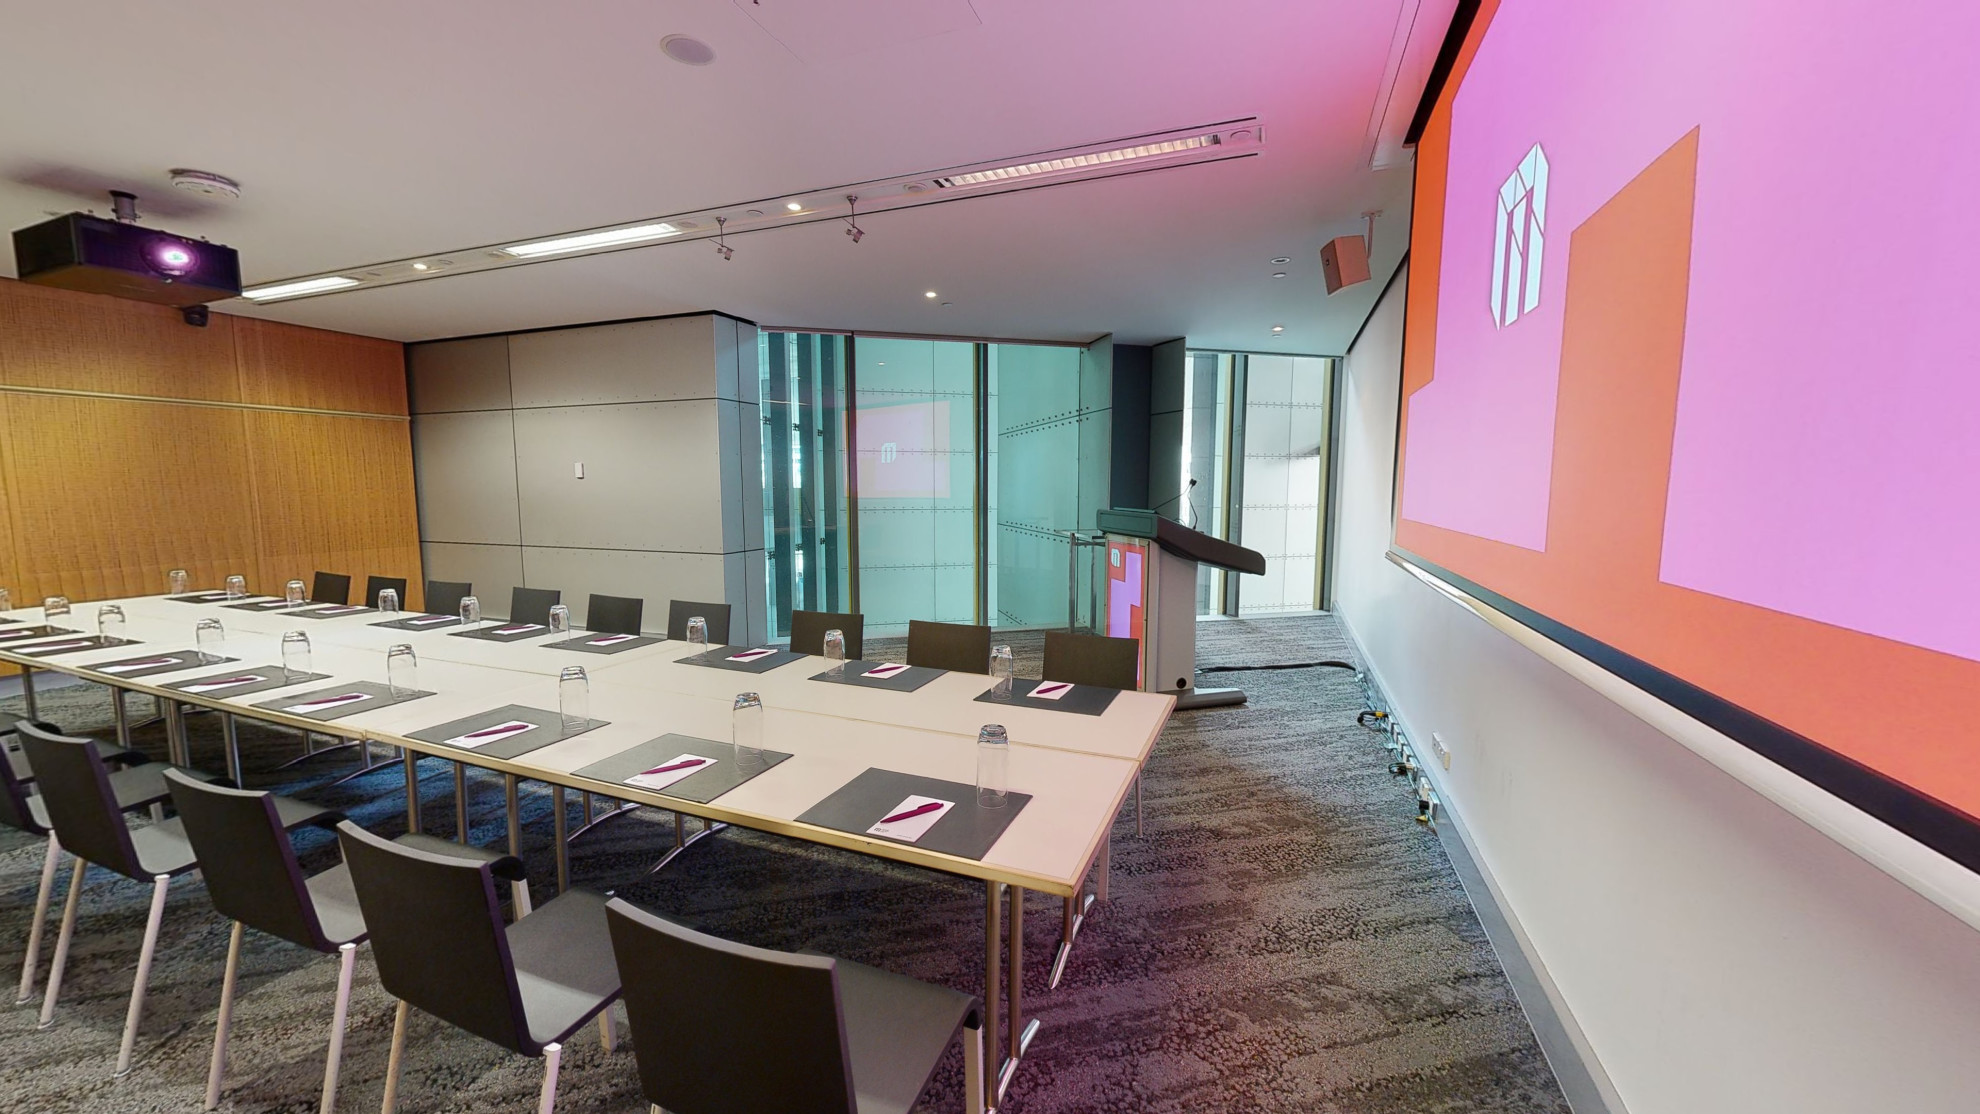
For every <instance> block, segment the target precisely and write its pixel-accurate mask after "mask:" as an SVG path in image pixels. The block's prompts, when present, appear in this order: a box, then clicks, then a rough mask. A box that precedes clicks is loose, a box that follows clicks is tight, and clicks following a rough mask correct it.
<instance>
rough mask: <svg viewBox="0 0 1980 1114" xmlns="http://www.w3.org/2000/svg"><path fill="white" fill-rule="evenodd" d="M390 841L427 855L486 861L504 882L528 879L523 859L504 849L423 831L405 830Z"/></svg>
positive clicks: (492, 871)
mask: <svg viewBox="0 0 1980 1114" xmlns="http://www.w3.org/2000/svg"><path fill="white" fill-rule="evenodd" d="M392 842H393V843H396V844H399V845H401V846H403V847H410V848H412V849H413V850H415V851H424V852H426V853H427V854H429V855H452V856H454V857H455V858H459V859H467V860H468V861H470V862H477V863H487V864H488V869H489V872H490V873H492V874H494V875H495V877H497V878H500V879H501V880H503V881H504V882H527V881H529V872H528V870H527V869H526V868H525V867H524V866H523V861H522V860H521V859H518V858H516V857H515V856H514V855H511V854H509V853H508V852H506V851H495V850H491V849H489V848H487V847H475V846H473V845H471V844H466V843H457V842H455V841H453V840H451V839H442V838H440V837H439V836H430V835H427V834H426V833H424V832H407V833H406V834H405V835H402V836H400V837H399V838H397V839H395V840H393V841H392Z"/></svg>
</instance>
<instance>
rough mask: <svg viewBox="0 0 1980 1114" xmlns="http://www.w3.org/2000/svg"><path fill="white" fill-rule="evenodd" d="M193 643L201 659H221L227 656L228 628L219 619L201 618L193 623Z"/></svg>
mask: <svg viewBox="0 0 1980 1114" xmlns="http://www.w3.org/2000/svg"><path fill="white" fill-rule="evenodd" d="M193 645H194V646H195V647H196V648H197V649H198V650H199V657H200V660H201V661H207V662H214V661H219V660H220V659H221V658H224V657H226V656H227V628H226V627H223V626H221V625H220V620H218V619H201V620H200V621H199V622H197V623H195V624H193Z"/></svg>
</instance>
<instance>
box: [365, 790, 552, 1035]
mask: <svg viewBox="0 0 1980 1114" xmlns="http://www.w3.org/2000/svg"><path fill="white" fill-rule="evenodd" d="M337 838H338V842H339V843H341V844H342V845H343V848H344V863H345V865H347V866H348V867H349V868H350V871H351V884H352V886H353V888H355V889H356V890H357V899H358V909H359V911H360V912H362V913H363V914H364V923H365V927H366V928H367V929H369V930H370V932H371V954H372V956H373V958H375V959H376V960H377V962H378V981H379V983H380V984H382V985H383V986H384V987H385V992H386V993H388V994H390V995H392V997H394V998H399V999H402V1000H404V1001H406V1002H410V1003H411V1004H413V1005H415V1006H418V1007H419V1008H420V1009H421V1010H423V1011H425V1012H427V1013H430V1014H432V1015H433V1016H435V1017H438V1018H440V1019H441V1020H442V1021H446V1022H450V1023H452V1024H454V1025H458V1026H459V1027H461V1028H463V1029H465V1030H467V1031H468V1032H470V1033H473V1034H474V1035H476V1036H478V1037H481V1038H483V1039H485V1040H490V1041H494V1042H495V1043H496V1044H499V1045H501V1046H502V1047H504V1048H507V1049H510V1050H512V1051H515V1052H520V1053H522V1054H524V1055H526V1056H534V1055H536V1054H537V1053H539V1052H540V1051H541V1048H540V1047H539V1046H538V1045H536V1044H535V1043H533V1042H532V1041H531V1040H530V1037H529V1025H528V1023H527V1021H526V1020H525V1018H524V1015H523V1007H522V994H521V992H520V991H519V990H518V989H517V987H516V966H515V961H514V959H512V958H511V957H510V955H509V937H508V935H507V933H506V932H505V931H504V930H503V927H502V910H501V906H500V905H499V904H498V903H497V901H496V897H495V876H494V875H493V874H491V873H489V869H488V864H487V863H485V862H478V861H475V860H470V859H457V858H453V857H451V856H445V857H443V856H440V855H433V854H429V853H427V852H425V851H420V850H417V849H415V848H411V847H405V846H402V845H400V844H396V843H392V842H391V841H389V840H384V839H380V838H378V837H377V836H375V835H372V834H371V833H370V832H367V831H365V830H364V829H363V828H360V827H358V826H357V825H356V824H353V823H351V822H350V821H348V820H346V821H344V822H343V823H341V824H338V825H337Z"/></svg>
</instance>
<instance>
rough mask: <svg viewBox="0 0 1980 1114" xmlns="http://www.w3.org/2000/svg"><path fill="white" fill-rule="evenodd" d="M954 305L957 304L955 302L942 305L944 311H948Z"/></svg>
mask: <svg viewBox="0 0 1980 1114" xmlns="http://www.w3.org/2000/svg"><path fill="white" fill-rule="evenodd" d="M952 305H955V303H954V302H943V303H942V308H944V309H947V308H948V307H950V306H952Z"/></svg>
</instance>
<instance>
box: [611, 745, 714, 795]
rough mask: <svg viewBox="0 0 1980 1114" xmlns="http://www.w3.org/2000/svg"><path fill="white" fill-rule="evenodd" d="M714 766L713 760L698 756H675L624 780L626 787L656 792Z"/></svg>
mask: <svg viewBox="0 0 1980 1114" xmlns="http://www.w3.org/2000/svg"><path fill="white" fill-rule="evenodd" d="M714 764H715V760H714V759H713V758H703V757H702V756H700V755H698V754H677V755H675V756H674V757H672V758H669V759H668V760H666V761H665V762H662V763H660V764H659V765H658V766H655V767H653V768H652V769H650V770H643V771H641V772H640V773H636V774H634V775H633V776H631V777H629V778H627V779H626V784H627V785H637V786H639V787H640V788H641V789H652V790H655V791H656V792H657V791H659V790H662V789H665V788H667V787H668V786H670V785H672V784H674V783H675V782H677V781H679V780H681V779H682V778H685V777H691V776H693V775H695V774H698V773H700V772H701V771H703V770H705V769H707V768H708V767H710V766H713V765H714Z"/></svg>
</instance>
